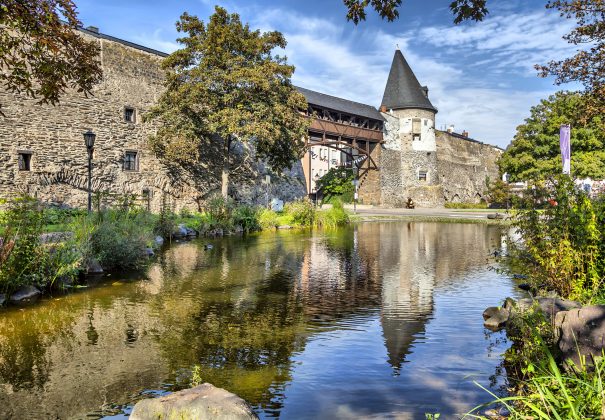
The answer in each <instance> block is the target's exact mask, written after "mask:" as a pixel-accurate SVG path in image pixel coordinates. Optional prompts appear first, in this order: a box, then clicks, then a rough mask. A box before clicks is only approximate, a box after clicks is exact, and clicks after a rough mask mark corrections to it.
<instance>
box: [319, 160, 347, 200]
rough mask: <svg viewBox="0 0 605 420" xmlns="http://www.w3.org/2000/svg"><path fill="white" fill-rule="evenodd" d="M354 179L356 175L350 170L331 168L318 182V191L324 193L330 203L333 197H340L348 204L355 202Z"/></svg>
mask: <svg viewBox="0 0 605 420" xmlns="http://www.w3.org/2000/svg"><path fill="white" fill-rule="evenodd" d="M354 178H355V175H354V174H353V170H352V169H350V168H349V169H348V168H342V167H340V168H331V169H330V170H329V171H328V172H327V173H326V174H325V175H324V176H322V177H321V178H320V179H318V180H317V189H318V190H320V191H321V192H322V193H323V195H324V198H325V200H327V201H330V199H331V198H332V197H340V198H341V199H342V200H343V201H344V202H347V203H348V202H351V201H353V194H354V193H355V187H354V186H353V179H354Z"/></svg>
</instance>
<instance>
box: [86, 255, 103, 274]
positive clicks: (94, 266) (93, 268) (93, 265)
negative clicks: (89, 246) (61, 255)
mask: <svg viewBox="0 0 605 420" xmlns="http://www.w3.org/2000/svg"><path fill="white" fill-rule="evenodd" d="M86 273H88V274H101V273H103V267H101V264H99V262H98V261H97V260H95V259H92V260H90V261H89V262H88V266H87V267H86Z"/></svg>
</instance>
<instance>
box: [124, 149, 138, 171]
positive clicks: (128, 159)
mask: <svg viewBox="0 0 605 420" xmlns="http://www.w3.org/2000/svg"><path fill="white" fill-rule="evenodd" d="M138 157H139V154H138V153H137V152H132V151H128V152H126V153H125V154H124V170H125V171H138V170H139V159H138Z"/></svg>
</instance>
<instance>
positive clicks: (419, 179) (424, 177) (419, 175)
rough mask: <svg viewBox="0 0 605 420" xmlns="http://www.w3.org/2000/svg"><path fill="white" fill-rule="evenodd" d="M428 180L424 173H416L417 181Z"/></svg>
mask: <svg viewBox="0 0 605 420" xmlns="http://www.w3.org/2000/svg"><path fill="white" fill-rule="evenodd" d="M427 179H428V177H427V172H426V171H418V181H422V182H426V181H427Z"/></svg>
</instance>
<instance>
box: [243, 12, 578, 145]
mask: <svg viewBox="0 0 605 420" xmlns="http://www.w3.org/2000/svg"><path fill="white" fill-rule="evenodd" d="M250 15H251V16H254V14H253V13H251V14H250ZM253 24H254V25H256V26H257V27H258V26H260V27H262V28H264V29H278V30H281V31H282V32H283V33H284V35H285V36H286V39H287V40H288V46H287V48H286V53H287V55H288V58H289V61H290V62H291V63H293V64H295V65H296V68H297V71H296V73H295V75H294V81H295V83H297V84H300V85H301V86H304V87H307V88H309V89H314V90H318V91H320V92H324V93H328V94H332V95H335V96H339V97H343V98H347V99H352V100H356V101H360V102H364V103H368V104H371V105H374V106H376V107H378V106H379V104H380V100H381V99H382V94H383V90H384V86H385V84H386V79H387V76H388V71H389V67H390V64H391V60H392V57H393V53H394V49H395V45H396V44H399V45H400V47H401V50H402V52H403V53H404V55H405V56H406V59H407V60H408V62H409V63H410V65H411V66H412V68H413V70H414V72H415V73H416V76H417V77H418V79H419V80H420V82H421V83H422V84H427V85H428V86H429V88H430V97H431V101H432V102H433V104H434V105H435V106H437V107H438V108H439V114H438V115H437V127H441V126H444V125H446V124H454V125H455V126H456V130H457V131H462V130H463V129H466V130H467V131H469V132H470V134H471V136H472V137H474V138H476V139H477V140H480V141H483V142H487V143H491V144H495V145H498V146H501V147H506V145H507V144H508V143H509V142H510V140H511V139H512V137H513V136H514V133H515V129H516V127H517V125H519V124H521V123H522V122H523V120H524V119H525V118H526V117H527V115H528V114H529V108H530V107H531V106H533V105H535V104H537V103H538V102H539V100H540V99H541V98H544V97H547V96H548V95H549V94H551V93H552V92H554V91H555V90H556V88H555V87H552V89H549V88H544V87H543V83H540V82H539V80H538V79H537V78H536V79H535V82H533V80H534V79H533V77H536V73H535V70H534V69H533V65H534V63H543V62H546V61H548V60H550V59H556V58H561V57H564V56H566V55H568V54H569V53H570V51H571V49H570V47H569V46H568V44H566V43H565V42H564V41H562V40H561V36H562V35H563V34H564V33H566V32H568V31H569V29H570V24H569V22H567V21H564V20H561V19H560V18H559V17H558V16H557V15H556V13H548V12H546V11H538V12H535V13H530V14H525V15H520V14H515V13H511V12H508V11H504V10H501V11H500V13H499V15H498V16H497V17H494V18H491V17H490V18H488V19H486V20H485V21H484V22H481V23H478V24H474V25H463V26H453V25H452V26H434V27H425V28H424V29H421V30H420V31H419V32H414V33H410V32H404V33H401V34H398V35H397V34H387V33H385V32H382V31H372V30H370V29H364V28H362V27H360V28H358V29H357V31H356V32H355V33H354V35H353V37H349V38H347V37H346V36H345V32H344V31H343V30H342V29H341V28H342V26H340V25H338V26H337V25H335V24H333V23H331V22H330V21H328V20H325V19H321V18H309V17H305V16H300V15H297V14H295V13H292V12H289V11H286V10H282V9H279V10H278V9H275V10H271V11H265V12H263V14H262V16H261V17H260V18H258V19H257V20H256V21H255V22H254V23H253ZM343 25H344V23H343ZM360 40H363V43H360V42H359V41H360ZM422 42H424V43H425V44H428V45H429V46H431V48H424V49H422V48H421V47H419V45H420V44H421V43H422ZM513 72H514V73H517V76H515V77H519V78H527V77H529V78H530V79H529V80H530V81H529V83H527V80H524V82H525V83H520V82H518V81H516V80H514V79H513V80H509V79H507V78H506V77H510V76H511V73H513ZM505 76H506V77H505ZM523 84H526V85H527V84H529V85H530V86H531V85H534V87H533V88H532V87H529V88H523V86H522V85H523Z"/></svg>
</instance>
